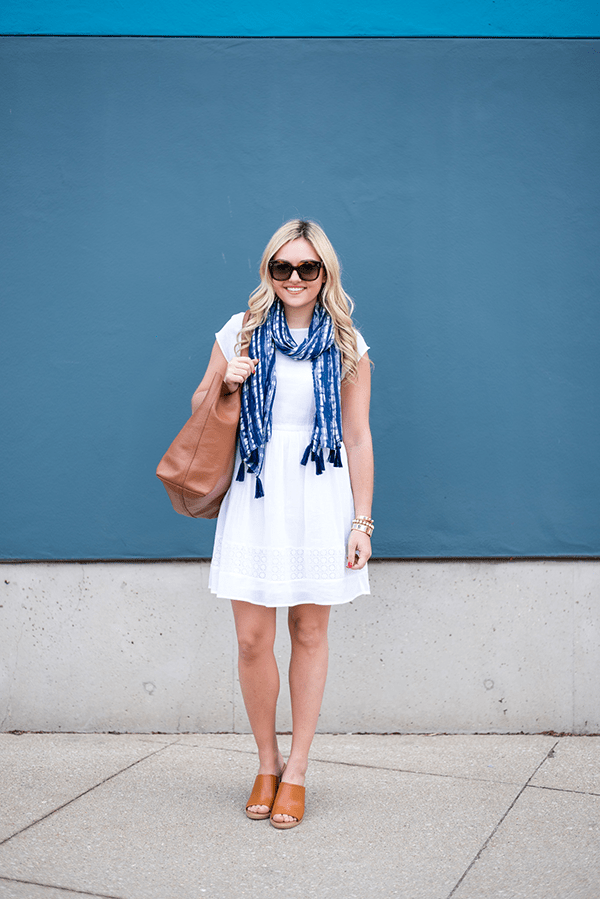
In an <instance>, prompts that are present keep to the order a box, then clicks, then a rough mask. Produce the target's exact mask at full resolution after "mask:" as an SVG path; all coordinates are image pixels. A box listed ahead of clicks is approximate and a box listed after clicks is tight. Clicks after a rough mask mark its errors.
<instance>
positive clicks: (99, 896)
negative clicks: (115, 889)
mask: <svg viewBox="0 0 600 899" xmlns="http://www.w3.org/2000/svg"><path fill="white" fill-rule="evenodd" d="M3 882H4V883H24V884H26V885H27V886H32V887H42V888H44V889H48V890H63V891H64V892H65V893H72V894H73V895H76V896H89V897H90V899H123V897H122V896H114V895H113V894H112V893H90V892H89V891H88V890H78V889H77V888H75V887H61V886H57V885H56V884H55V883H40V882H39V881H37V880H19V878H18V877H3V876H2V875H1V874H0V883H3Z"/></svg>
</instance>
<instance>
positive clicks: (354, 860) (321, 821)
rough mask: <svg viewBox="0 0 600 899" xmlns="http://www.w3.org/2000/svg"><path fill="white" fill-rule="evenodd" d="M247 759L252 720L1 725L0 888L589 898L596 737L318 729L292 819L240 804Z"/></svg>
mask: <svg viewBox="0 0 600 899" xmlns="http://www.w3.org/2000/svg"><path fill="white" fill-rule="evenodd" d="M289 740H290V738H289V737H287V736H285V737H283V738H282V741H281V742H282V745H283V748H284V750H285V749H287V748H288V747H289ZM256 767H257V759H256V753H255V750H254V744H253V740H252V737H251V736H246V735H231V734H202V735H197V734H186V735H158V734H155V735H150V734H135V735H111V734H21V735H16V734H2V735H0V789H1V810H0V897H10V899H77V897H79V899H81V896H88V897H110V899H204V897H206V899H221V897H223V899H225V897H227V899H230V897H234V899H237V897H250V896H252V897H261V899H275V897H278V899H281V897H286V899H287V897H319V899H321V897H332V899H364V897H370V896H376V897H382V899H386V897H403V899H421V897H422V899H450V897H452V899H495V897H498V899H517V897H519V899H521V897H522V899H598V897H599V896H600V737H553V736H545V735H540V736H523V735H518V736H446V735H437V736H411V735H407V736H375V735H369V736H355V735H351V734H349V735H338V736H329V735H317V737H315V742H314V745H313V752H312V764H311V768H310V771H309V778H308V781H307V812H306V817H305V819H304V821H303V822H302V824H301V825H300V826H299V827H297V828H294V829H293V830H290V831H277V830H275V829H274V828H273V827H271V826H270V824H269V822H268V821H250V820H249V819H247V818H246V817H245V815H244V811H243V809H244V804H245V800H246V798H247V794H248V792H249V790H250V788H251V786H252V782H253V779H254V775H255V773H256Z"/></svg>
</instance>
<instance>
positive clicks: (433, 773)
mask: <svg viewBox="0 0 600 899" xmlns="http://www.w3.org/2000/svg"><path fill="white" fill-rule="evenodd" d="M182 745H184V746H186V748H187V747H188V746H189V744H187V743H184V744H182ZM211 749H216V750H217V751H218V752H238V753H239V754H240V755H252V756H256V752H254V751H252V750H251V749H231V748H225V747H222V746H211ZM310 761H311V764H313V763H319V764H320V765H344V766H345V767H346V768H364V769H366V770H370V771H391V772H392V773H393V774H416V775H420V776H421V777H444V778H446V779H448V780H468V781H469V782H473V783H483V784H508V785H509V786H511V785H512V786H514V785H515V784H516V783H518V781H514V780H503V779H495V778H488V777H472V776H470V775H468V774H442V773H440V772H439V771H417V770H415V769H413V768H391V767H390V766H389V765H369V764H368V763H365V762H341V761H336V760H335V759H320V758H317V757H315V756H311V758H310ZM544 761H546V759H544ZM532 776H533V775H532Z"/></svg>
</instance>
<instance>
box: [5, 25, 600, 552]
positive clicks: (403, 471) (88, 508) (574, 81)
mask: <svg viewBox="0 0 600 899" xmlns="http://www.w3.org/2000/svg"><path fill="white" fill-rule="evenodd" d="M599 62H600V45H599V43H598V41H595V40H552V41H546V40H468V39H461V38H452V39H405V40H394V39H373V40H371V39H322V40H311V39H299V40H295V39H282V40H277V39H265V40H261V39H246V40H243V39H239V40H237V39H216V38H215V39H211V38H207V39H186V38H181V39H160V38H145V39H144V38H139V39H136V38H110V37H109V38H102V37H96V38H76V37H45V38H36V37H6V38H4V39H2V41H1V42H0V79H1V83H2V85H3V90H2V102H1V108H0V134H1V135H2V137H1V139H2V152H1V155H0V171H1V177H2V182H1V184H2V187H1V195H0V236H1V240H2V246H3V248H4V249H3V255H4V261H3V265H2V268H3V274H2V285H1V289H2V334H3V352H2V355H1V359H0V374H1V377H2V383H3V385H4V389H3V405H2V410H1V412H2V422H3V438H2V449H3V465H2V468H3V472H4V474H5V477H4V479H3V485H2V495H1V496H0V535H1V543H0V553H1V555H2V557H3V558H14V559H32V558H40V559H53V558H63V559H76V558H88V559H93V558H108V559H112V558H125V559H127V558H193V557H197V556H208V555H210V552H211V545H212V533H213V525H212V524H211V523H208V522H194V521H191V520H188V519H184V518H181V517H179V516H176V515H175V513H174V512H172V510H171V507H170V504H169V502H168V500H167V497H166V493H164V490H163V488H162V486H161V485H160V484H159V482H158V481H157V480H156V478H155V477H154V470H155V468H156V464H157V462H158V460H159V458H160V456H161V455H162V453H163V452H164V450H165V449H166V447H167V446H168V444H169V442H170V440H171V439H172V438H173V436H174V435H175V433H176V431H177V430H178V429H179V427H180V426H181V425H182V424H183V422H184V421H185V418H186V417H187V415H188V411H189V398H190V396H191V394H192V392H193V390H194V388H195V387H196V385H197V383H198V381H199V380H200V378H201V376H202V374H203V371H204V368H205V364H206V361H207V358H208V354H209V352H210V347H211V344H212V341H213V339H214V337H213V335H214V331H215V330H216V329H218V328H219V327H220V326H221V325H222V324H223V322H224V321H225V320H226V319H227V318H228V317H229V316H230V315H231V314H233V313H234V312H237V311H240V310H241V309H242V308H244V306H245V303H246V300H247V296H248V294H249V293H250V291H251V290H252V289H253V288H254V287H255V285H256V283H257V272H258V262H259V259H260V256H261V253H262V249H263V247H264V245H265V244H266V242H267V240H268V238H269V237H270V235H271V233H272V232H273V231H274V230H275V228H276V227H278V225H279V224H280V223H281V222H283V221H285V220H286V219H287V218H290V217H293V216H298V215H300V216H305V217H310V218H315V219H317V220H318V221H320V222H321V224H322V225H323V226H324V227H325V229H326V230H327V232H328V233H329V234H330V236H331V238H332V241H333V243H334V245H335V246H336V248H337V249H338V251H339V253H340V256H341V258H342V262H343V265H344V270H345V284H346V287H347V289H348V290H349V292H350V293H351V294H352V295H353V296H354V297H355V299H356V302H357V310H356V320H357V323H358V325H359V326H360V327H361V329H362V331H363V333H364V335H365V337H366V339H367V342H368V343H369V344H370V345H371V355H372V358H373V360H374V362H375V370H374V396H373V406H372V408H373V414H372V424H373V432H374V438H375V444H376V460H377V482H376V498H375V506H374V517H375V518H376V519H377V530H376V533H375V542H374V551H375V553H376V555H378V556H381V557H390V556H392V557H393V556H400V557H464V556H519V555H521V556H563V555H598V554H599V553H600V527H599V520H598V519H599V513H598V510H599V508H600V453H599V452H598V446H599V443H600V441H599V438H600V425H599V416H598V409H599V408H600V367H599V363H598V359H599V341H598V324H599V322H598V319H599V311H598V310H599V304H598V283H599V280H598V275H599V272H598V260H599V259H600V252H599V251H600V247H599V243H600V240H599V237H600V227H599V219H598V195H599V194H598V187H599V185H598V180H599V176H598V146H599V139H600V127H599V126H600V111H599V110H600V106H599V103H598V99H599V90H598V85H599V68H600V66H599Z"/></svg>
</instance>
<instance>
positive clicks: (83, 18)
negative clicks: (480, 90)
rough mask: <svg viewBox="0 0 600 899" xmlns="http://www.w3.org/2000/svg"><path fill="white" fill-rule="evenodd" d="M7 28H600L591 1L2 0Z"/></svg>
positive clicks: (480, 31)
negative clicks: (168, 0) (284, 0)
mask: <svg viewBox="0 0 600 899" xmlns="http://www.w3.org/2000/svg"><path fill="white" fill-rule="evenodd" d="M0 32H1V33H4V34H76V35H82V34H89V35H94V34H98V35H118V34H123V35H147V36H151V35H164V36H169V35H186V36H194V35H203V36H204V35H205V36H224V35H225V36H228V35H234V36H246V37H249V36H257V37H270V36H273V37H282V36H303V35H310V36H312V37H318V36H328V37H343V36H378V35H381V36H398V35H401V36H413V37H414V36H423V35H425V36H450V37H451V36H458V35H473V36H480V37H485V36H488V37H503V36H504V37H519V36H522V37H553V36H554V37H586V36H588V37H589V36H595V35H598V34H600V8H599V7H598V4H597V3H595V2H591V0H586V2H582V0H580V2H570V3H566V2H564V0H536V2H531V3H528V4H525V3H522V2H520V0H506V2H503V3H496V2H494V0H463V2H461V3H455V4H449V3H447V2H445V0H424V2H420V3H417V2H414V0H410V2H397V0H385V2H381V3H378V4H376V5H374V4H372V3H367V2H365V0H359V2H357V0H354V2H352V0H335V2H330V3H328V4H323V3H321V2H317V0H306V2H305V3H303V4H302V5H301V6H297V5H296V6H293V7H285V6H284V5H282V4H280V3H275V2H273V0H256V2H254V3H252V4H248V3H246V2H242V0H237V2H230V3H229V4H223V3H221V2H215V0H213V2H204V3H202V4H198V3H196V2H192V0H186V2H184V0H179V2H176V3H173V4H169V5H167V4H165V3H163V2H162V0H161V2H159V0H148V2H145V3H142V2H139V0H129V2H119V0H80V2H78V3H65V2H59V3H53V4H49V3H48V2H47V0H27V2H23V0H5V2H4V3H3V4H2V8H1V10H0Z"/></svg>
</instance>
